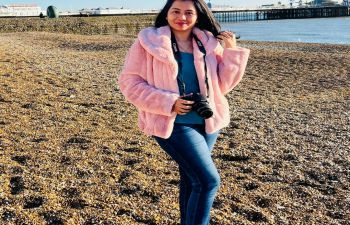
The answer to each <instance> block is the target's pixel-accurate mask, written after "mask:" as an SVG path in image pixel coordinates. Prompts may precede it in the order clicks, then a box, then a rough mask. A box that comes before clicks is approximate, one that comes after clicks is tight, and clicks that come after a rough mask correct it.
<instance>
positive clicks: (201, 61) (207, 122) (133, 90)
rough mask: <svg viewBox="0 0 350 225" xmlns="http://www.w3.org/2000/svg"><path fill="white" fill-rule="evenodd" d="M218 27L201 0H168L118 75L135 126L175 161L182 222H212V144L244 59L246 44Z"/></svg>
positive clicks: (215, 182)
mask: <svg viewBox="0 0 350 225" xmlns="http://www.w3.org/2000/svg"><path fill="white" fill-rule="evenodd" d="M219 30H220V26H219V24H218V23H217V22H216V20H215V18H214V16H213V14H212V13H211V12H210V10H209V9H208V7H207V5H206V4H205V2H204V1H203V0H192V1H191V0H187V1H186V0H168V1H167V3H166V5H165V6H164V8H163V9H162V10H161V12H160V13H159V15H158V16H157V18H156V21H155V26H154V27H150V28H146V29H144V30H142V31H141V32H140V33H139V35H138V38H137V40H136V42H135V43H134V44H133V46H132V47H131V49H130V50H129V53H128V55H127V57H126V61H125V65H124V68H123V71H122V73H121V75H120V77H119V85H120V90H121V91H122V93H123V94H124V95H125V97H126V99H127V100H128V101H129V102H131V103H132V104H133V105H135V106H136V107H137V109H138V111H139V119H138V125H139V127H140V129H141V130H142V131H143V132H144V133H145V134H147V135H150V136H153V137H154V138H155V140H156V141H157V142H158V144H159V145H160V146H161V148H162V149H163V150H164V151H165V152H166V153H167V154H169V155H170V156H171V157H172V159H173V160H175V161H176V162H177V163H178V165H179V170H180V196H179V203H180V214H181V224H182V225H194V224H196V225H197V224H201V225H204V224H205V225H207V224H209V220H210V210H211V207H212V204H213V201H214V197H215V194H216V192H217V189H218V187H219V184H220V177H219V174H218V171H217V169H216V167H215V165H214V163H213V160H212V158H211V151H212V149H213V146H214V144H215V142H216V139H217V136H218V133H219V130H220V129H221V128H223V127H225V126H227V125H228V124H229V118H230V116H229V105H228V102H227V100H226V98H225V97H224V95H225V94H227V93H228V92H229V91H230V90H232V89H233V87H235V86H236V85H237V84H238V82H239V81H240V80H241V78H242V76H243V73H244V70H245V67H246V64H247V61H248V55H249V50H248V49H244V48H240V47H237V46H236V40H235V36H234V34H232V33H231V32H225V31H224V32H219ZM220 42H221V44H222V45H221V44H220ZM223 46H224V47H223ZM195 96H196V97H195ZM198 96H200V97H198ZM195 98H201V99H202V100H203V101H202V102H201V103H200V104H196V103H198V99H195ZM198 105H199V106H198ZM203 108H204V109H203ZM203 112H204V113H203Z"/></svg>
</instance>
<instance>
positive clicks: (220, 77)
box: [118, 26, 249, 138]
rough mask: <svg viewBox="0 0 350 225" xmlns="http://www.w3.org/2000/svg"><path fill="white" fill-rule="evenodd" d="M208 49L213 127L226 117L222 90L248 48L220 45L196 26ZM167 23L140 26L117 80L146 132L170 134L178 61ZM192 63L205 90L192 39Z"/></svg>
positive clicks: (208, 125)
mask: <svg viewBox="0 0 350 225" xmlns="http://www.w3.org/2000/svg"><path fill="white" fill-rule="evenodd" d="M193 33H194V34H195V35H197V37H198V38H199V40H200V41H201V42H202V43H203V45H204V47H205V49H206V52H207V55H206V63H207V67H208V80H209V88H210V89H209V104H210V107H211V109H212V110H213V112H214V115H213V116H212V117H211V118H209V119H206V120H205V129H206V132H207V133H213V132H215V131H217V130H219V129H221V128H223V127H225V126H227V125H228V124H229V122H230V114H229V105H228V102H227V99H226V98H225V96H224V95H225V94H227V93H228V92H229V91H231V90H232V89H233V88H234V87H235V86H236V85H237V84H238V83H239V82H240V80H241V79H242V76H243V74H244V71H245V68H246V65H247V61H248V56H249V50H248V49H245V48H241V47H237V48H235V49H223V48H222V47H221V45H220V43H219V42H218V41H217V39H216V38H215V37H214V36H213V35H212V34H211V33H210V32H208V31H202V30H200V29H198V28H194V30H193ZM170 37H171V31H170V27H169V26H164V27H160V28H154V27H149V28H146V29H144V30H142V31H141V32H140V33H139V35H138V38H137V40H136V41H135V43H134V44H133V45H132V47H131V48H130V50H129V52H128V54H127V56H126V60H125V64H124V68H123V70H122V72H121V74H120V76H119V79H118V83H119V86H120V90H121V92H122V93H123V95H124V96H125V98H126V99H127V100H128V101H129V102H131V103H132V104H133V105H134V106H136V108H137V109H138V111H139V118H138V125H139V128H140V129H141V130H142V131H143V132H144V133H145V134H147V135H154V136H158V137H162V138H168V137H169V136H170V135H171V133H172V130H173V126H174V121H175V117H176V113H175V112H172V107H173V105H174V103H175V101H176V99H177V98H178V97H179V87H178V83H177V73H178V64H177V62H176V60H175V57H174V54H173V51H172V48H171V39H170ZM193 49H194V50H193V55H194V63H195V68H196V72H197V76H198V81H199V87H200V91H201V94H203V95H206V94H207V88H206V85H205V72H204V60H203V53H202V52H201V51H200V50H199V48H198V46H197V43H196V42H195V41H194V40H193Z"/></svg>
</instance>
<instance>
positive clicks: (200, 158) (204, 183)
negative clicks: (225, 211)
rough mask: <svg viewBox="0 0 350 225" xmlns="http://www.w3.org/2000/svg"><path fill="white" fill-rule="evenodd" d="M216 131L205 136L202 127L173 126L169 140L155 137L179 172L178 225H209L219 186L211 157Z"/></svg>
mask: <svg viewBox="0 0 350 225" xmlns="http://www.w3.org/2000/svg"><path fill="white" fill-rule="evenodd" d="M217 137H218V132H216V133H214V134H207V133H205V129H204V125H197V124H175V125H174V130H173V132H172V134H171V136H170V137H169V138H168V139H163V138H160V137H155V139H156V141H157V142H158V144H159V145H160V146H161V148H162V149H163V150H164V151H165V152H166V153H167V154H168V155H170V157H171V158H172V159H173V160H175V161H176V162H177V164H178V165H179V170H180V196H179V203H180V214H181V225H208V224H209V220H210V209H211V207H212V205H213V202H214V198H215V194H216V192H217V190H218V188H219V185H220V176H219V173H218V171H217V169H216V167H215V165H214V162H213V159H212V158H211V151H212V149H213V147H214V144H215V142H216V139H217Z"/></svg>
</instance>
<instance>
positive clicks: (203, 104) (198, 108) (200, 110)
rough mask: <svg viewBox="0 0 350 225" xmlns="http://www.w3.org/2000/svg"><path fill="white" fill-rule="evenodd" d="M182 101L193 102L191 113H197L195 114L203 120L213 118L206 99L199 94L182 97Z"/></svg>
mask: <svg viewBox="0 0 350 225" xmlns="http://www.w3.org/2000/svg"><path fill="white" fill-rule="evenodd" d="M182 99H184V100H188V101H193V102H194V104H193V105H192V111H195V112H197V114H198V115H199V116H200V117H202V118H204V119H208V118H210V117H212V116H213V110H211V108H210V106H209V102H208V100H207V98H206V97H205V96H203V95H201V94H199V93H194V94H192V95H188V96H184V97H182Z"/></svg>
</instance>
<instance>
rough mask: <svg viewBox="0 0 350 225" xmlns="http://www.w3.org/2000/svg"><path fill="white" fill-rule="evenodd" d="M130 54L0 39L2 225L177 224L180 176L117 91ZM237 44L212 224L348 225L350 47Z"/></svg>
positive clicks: (100, 41)
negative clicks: (236, 75) (239, 57)
mask: <svg viewBox="0 0 350 225" xmlns="http://www.w3.org/2000/svg"><path fill="white" fill-rule="evenodd" d="M132 42H133V38H130V37H126V36H122V35H95V36H83V35H73V34H58V33H56V34H54V33H45V32H27V33H7V34H0V224H125V225H133V224H178V221H179V208H178V205H177V195H178V187H177V185H178V179H179V176H178V172H177V165H176V164H175V163H174V162H173V161H172V160H171V159H170V158H169V157H168V156H167V155H166V154H165V153H164V152H163V151H162V150H161V149H160V148H159V147H158V145H157V144H156V143H155V141H154V140H153V139H151V138H149V137H147V136H145V135H143V134H142V133H141V132H140V131H139V130H138V129H137V126H136V123H137V118H136V116H137V113H136V110H135V108H134V107H133V106H131V105H130V104H128V103H127V102H125V100H124V98H123V96H122V95H121V93H120V91H119V88H118V86H117V83H116V81H117V78H118V73H119V72H120V70H121V67H122V65H123V61H124V56H125V54H126V52H127V50H128V48H129V47H130V45H131V44H132ZM239 44H240V45H241V46H245V47H248V48H250V49H251V50H252V52H251V57H250V60H249V63H248V67H247V70H246V74H245V76H244V78H243V80H242V82H241V83H240V84H239V86H238V87H237V88H236V89H235V90H234V91H233V92H231V93H230V94H229V95H228V96H227V97H228V99H229V102H230V107H231V125H230V126H229V127H227V128H225V129H224V130H222V132H221V134H220V136H219V140H218V142H217V145H216V147H215V149H214V152H213V158H214V161H215V163H216V165H217V167H218V169H219V172H220V176H221V180H222V183H221V186H220V189H219V192H218V195H217V197H216V200H215V202H214V207H213V210H212V219H211V223H210V224H214V225H226V224H227V225H231V224H308V225H309V224H342V225H346V224H349V221H350V210H349V208H350V190H349V187H350V154H349V149H350V119H349V118H350V89H349V86H350V72H349V71H350V64H349V61H350V46H346V45H344V46H340V45H319V44H301V43H267V42H247V41H240V42H239Z"/></svg>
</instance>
